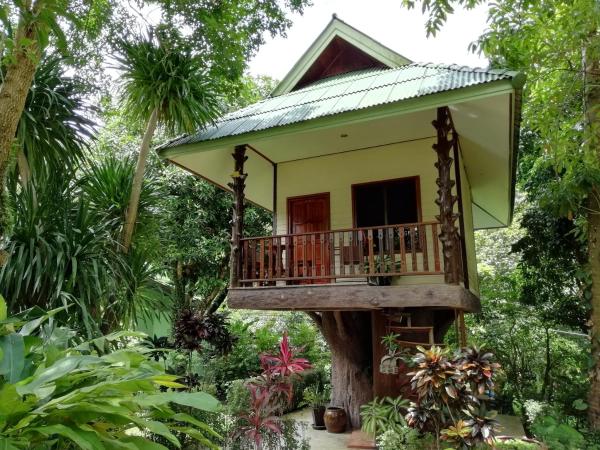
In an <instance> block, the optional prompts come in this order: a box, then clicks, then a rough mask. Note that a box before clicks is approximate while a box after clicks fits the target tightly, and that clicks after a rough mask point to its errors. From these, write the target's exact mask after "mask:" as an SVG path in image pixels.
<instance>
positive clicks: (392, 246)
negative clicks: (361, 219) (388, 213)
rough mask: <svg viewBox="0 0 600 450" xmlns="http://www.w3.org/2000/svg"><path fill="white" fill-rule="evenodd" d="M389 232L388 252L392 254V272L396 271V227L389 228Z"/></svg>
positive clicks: (387, 230)
mask: <svg viewBox="0 0 600 450" xmlns="http://www.w3.org/2000/svg"><path fill="white" fill-rule="evenodd" d="M386 232H387V241H388V242H387V246H388V254H389V256H390V272H392V273H396V272H397V270H396V248H395V247H396V245H395V244H394V229H393V228H388V229H386Z"/></svg>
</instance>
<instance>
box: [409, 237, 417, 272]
mask: <svg viewBox="0 0 600 450" xmlns="http://www.w3.org/2000/svg"><path fill="white" fill-rule="evenodd" d="M410 251H411V254H412V271H413V272H416V271H417V244H416V242H415V227H414V226H411V227H410Z"/></svg>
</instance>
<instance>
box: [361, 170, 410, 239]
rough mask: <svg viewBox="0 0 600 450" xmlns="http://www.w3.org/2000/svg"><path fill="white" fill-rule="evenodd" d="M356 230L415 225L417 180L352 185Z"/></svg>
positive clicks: (407, 179)
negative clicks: (406, 224) (382, 226)
mask: <svg viewBox="0 0 600 450" xmlns="http://www.w3.org/2000/svg"><path fill="white" fill-rule="evenodd" d="M352 192H353V197H354V221H355V226H356V227H359V228H360V227H377V226H381V225H395V224H402V223H415V222H419V219H420V217H419V216H420V214H419V198H418V196H419V177H411V178H401V179H398V180H389V181H381V182H375V183H365V184H356V185H354V186H352Z"/></svg>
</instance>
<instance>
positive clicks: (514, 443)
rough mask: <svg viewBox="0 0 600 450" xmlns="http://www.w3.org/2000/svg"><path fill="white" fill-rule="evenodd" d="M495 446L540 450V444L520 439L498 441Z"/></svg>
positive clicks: (509, 449) (513, 449)
mask: <svg viewBox="0 0 600 450" xmlns="http://www.w3.org/2000/svg"><path fill="white" fill-rule="evenodd" d="M495 447H496V448H497V449H498V450H538V449H539V448H540V446H539V445H538V444H534V443H533V442H525V441H521V440H518V439H510V440H507V441H496V444H495Z"/></svg>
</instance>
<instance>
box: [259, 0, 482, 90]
mask: <svg viewBox="0 0 600 450" xmlns="http://www.w3.org/2000/svg"><path fill="white" fill-rule="evenodd" d="M313 3H314V4H313V6H311V7H309V8H307V9H306V11H305V12H304V15H302V16H301V15H294V16H292V20H293V26H292V27H291V29H290V30H289V31H288V33H287V37H281V36H278V37H276V38H274V39H272V38H271V37H268V38H267V42H266V44H265V45H263V46H262V47H261V49H260V50H259V52H258V54H257V55H256V56H255V57H254V58H253V59H252V60H251V61H250V67H249V70H250V73H251V74H252V75H269V76H271V77H273V78H275V79H278V80H281V79H282V78H283V77H284V76H285V75H286V73H287V72H288V71H289V70H290V69H291V68H292V66H293V65H294V63H295V62H296V61H297V60H298V59H300V57H301V56H302V54H303V53H304V52H305V51H306V49H307V48H308V47H309V46H310V44H312V42H313V41H314V40H315V39H316V38H317V36H318V35H319V33H320V32H321V31H323V29H324V28H325V27H326V26H327V24H328V23H329V21H330V20H331V16H332V14H333V13H336V14H337V16H338V17H339V18H340V19H342V20H343V21H345V22H347V23H348V24H349V25H352V26H353V27H354V28H357V29H359V30H360V31H362V32H363V33H365V34H367V35H369V36H371V37H372V38H374V39H375V40H377V41H379V42H381V43H382V44H384V45H386V46H387V47H389V48H391V49H392V50H394V51H396V52H397V53H400V54H401V55H403V56H406V57H407V58H408V59H410V60H412V61H415V62H434V63H446V64H461V65H467V66H472V67H485V66H487V60H486V59H484V58H482V57H480V56H478V55H476V54H473V53H471V52H469V50H468V45H469V44H470V43H471V42H473V41H474V40H476V39H477V37H478V36H479V35H480V34H481V33H482V32H483V31H484V30H485V28H486V17H487V6H486V5H481V6H479V7H477V8H476V9H474V10H471V11H465V10H463V9H457V10H456V12H455V13H454V14H453V15H452V16H450V17H449V19H448V22H447V23H446V24H445V25H444V27H443V28H442V31H441V32H440V33H438V34H437V36H436V37H435V38H433V37H430V38H427V37H426V34H425V20H426V17H425V16H424V15H423V14H422V13H421V9H420V7H419V5H417V8H416V9H413V10H410V11H408V10H406V9H405V8H402V7H401V6H400V4H401V0H368V1H366V0H313Z"/></svg>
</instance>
